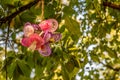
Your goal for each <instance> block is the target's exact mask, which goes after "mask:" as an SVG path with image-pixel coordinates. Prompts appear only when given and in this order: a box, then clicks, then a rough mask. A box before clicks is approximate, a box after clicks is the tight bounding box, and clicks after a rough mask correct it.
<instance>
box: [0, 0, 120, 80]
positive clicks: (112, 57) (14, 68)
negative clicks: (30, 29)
mask: <svg viewBox="0 0 120 80" xmlns="http://www.w3.org/2000/svg"><path fill="white" fill-rule="evenodd" d="M50 18H54V19H56V20H57V21H58V23H59V29H58V30H57V31H58V32H60V33H61V34H62V39H61V40H60V41H59V42H57V43H52V44H51V48H52V54H51V55H50V56H48V57H44V56H42V55H40V54H39V53H38V52H37V51H31V50H28V49H27V48H26V47H24V46H22V45H21V43H20V40H21V38H22V37H23V25H24V24H25V23H26V22H31V23H39V22H40V21H42V20H45V19H50ZM0 68H1V71H0V80H6V79H7V80H9V79H10V80H41V79H43V80H77V79H78V78H79V79H81V80H83V79H85V80H88V79H93V80H98V79H100V80H104V79H105V80H119V79H120V2H119V0H0ZM79 79H78V80H79Z"/></svg>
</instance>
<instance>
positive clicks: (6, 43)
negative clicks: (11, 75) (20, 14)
mask: <svg viewBox="0 0 120 80" xmlns="http://www.w3.org/2000/svg"><path fill="white" fill-rule="evenodd" d="M9 26H10V22H8V26H7V36H6V40H5V59H6V60H5V63H6V64H5V65H6V66H5V71H6V80H8V78H7V77H8V76H7V73H8V72H7V46H8V39H9V30H10V27H9Z"/></svg>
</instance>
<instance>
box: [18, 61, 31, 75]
mask: <svg viewBox="0 0 120 80" xmlns="http://www.w3.org/2000/svg"><path fill="white" fill-rule="evenodd" d="M17 64H18V66H19V67H20V69H21V71H22V73H23V74H24V75H25V76H27V77H29V76H30V72H31V69H30V67H29V66H28V65H27V64H26V63H25V61H23V60H17Z"/></svg>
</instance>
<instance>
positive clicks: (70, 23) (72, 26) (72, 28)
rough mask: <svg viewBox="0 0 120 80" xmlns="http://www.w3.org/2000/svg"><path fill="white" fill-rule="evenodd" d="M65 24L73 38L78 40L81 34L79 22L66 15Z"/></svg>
mask: <svg viewBox="0 0 120 80" xmlns="http://www.w3.org/2000/svg"><path fill="white" fill-rule="evenodd" d="M65 26H66V28H67V29H68V31H69V33H70V34H71V37H72V39H73V40H74V41H77V40H78V39H79V37H80V35H81V33H80V25H79V23H78V22H77V21H76V20H73V19H72V18H70V17H66V18H65Z"/></svg>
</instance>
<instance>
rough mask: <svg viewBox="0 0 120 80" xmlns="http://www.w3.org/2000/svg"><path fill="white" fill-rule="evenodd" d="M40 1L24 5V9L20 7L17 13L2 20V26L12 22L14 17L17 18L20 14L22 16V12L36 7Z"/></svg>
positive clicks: (0, 20)
mask: <svg viewBox="0 0 120 80" xmlns="http://www.w3.org/2000/svg"><path fill="white" fill-rule="evenodd" d="M39 1H40V0H34V1H33V2H30V3H29V4H27V5H24V6H22V7H20V8H19V9H18V10H17V11H16V12H14V13H12V14H11V15H9V16H6V17H4V18H1V19H0V24H3V23H6V22H7V21H11V20H12V19H13V18H14V17H16V16H17V15H18V14H20V13H21V12H23V11H25V10H27V9H29V8H31V7H32V6H34V5H35V4H37V3H38V2H39Z"/></svg>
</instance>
